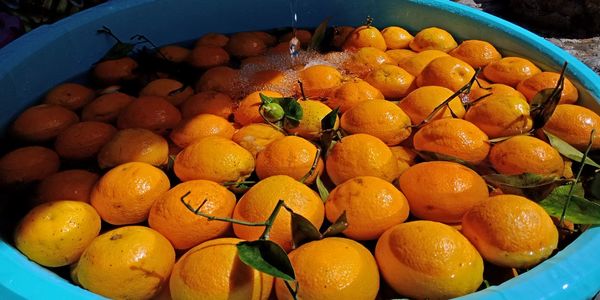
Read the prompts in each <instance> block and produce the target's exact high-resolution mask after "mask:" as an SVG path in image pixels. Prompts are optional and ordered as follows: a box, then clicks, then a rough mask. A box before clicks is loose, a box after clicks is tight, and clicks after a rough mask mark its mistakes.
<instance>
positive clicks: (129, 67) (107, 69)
mask: <svg viewBox="0 0 600 300" xmlns="http://www.w3.org/2000/svg"><path fill="white" fill-rule="evenodd" d="M137 67H138V63H137V62H136V61H135V60H134V59H133V58H131V57H123V58H118V59H111V60H104V61H101V62H99V63H97V64H96V65H95V66H94V69H93V70H92V76H93V77H94V79H96V81H97V82H98V83H100V84H102V85H104V86H108V85H112V84H120V83H122V82H123V81H127V80H132V79H135V77H136V74H135V71H136V69H137Z"/></svg>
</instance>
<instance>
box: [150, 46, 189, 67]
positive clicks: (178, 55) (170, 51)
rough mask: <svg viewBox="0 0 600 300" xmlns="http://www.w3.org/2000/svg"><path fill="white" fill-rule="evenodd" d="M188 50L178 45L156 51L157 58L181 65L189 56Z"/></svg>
mask: <svg viewBox="0 0 600 300" xmlns="http://www.w3.org/2000/svg"><path fill="white" fill-rule="evenodd" d="M190 53H191V51H190V49H188V48H185V47H181V46H178V45H167V46H163V47H160V49H158V57H160V58H164V59H166V60H168V61H171V62H174V63H182V62H184V61H186V60H187V58H188V57H189V56H190Z"/></svg>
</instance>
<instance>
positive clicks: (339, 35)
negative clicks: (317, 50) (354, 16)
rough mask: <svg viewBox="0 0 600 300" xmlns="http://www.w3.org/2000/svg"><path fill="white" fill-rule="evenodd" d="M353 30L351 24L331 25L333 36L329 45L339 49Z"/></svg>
mask: <svg viewBox="0 0 600 300" xmlns="http://www.w3.org/2000/svg"><path fill="white" fill-rule="evenodd" d="M353 31H354V27H352V26H334V27H333V38H332V39H331V45H332V46H333V47H335V48H337V49H341V48H342V46H343V45H344V42H346V39H348V36H349V35H350V34H351V33H352V32H353Z"/></svg>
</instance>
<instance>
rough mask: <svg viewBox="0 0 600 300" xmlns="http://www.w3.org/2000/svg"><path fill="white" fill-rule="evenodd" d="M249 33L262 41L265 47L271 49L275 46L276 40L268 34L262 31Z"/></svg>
mask: <svg viewBox="0 0 600 300" xmlns="http://www.w3.org/2000/svg"><path fill="white" fill-rule="evenodd" d="M250 33H252V34H254V35H255V36H257V37H258V38H259V39H260V40H262V41H263V42H264V43H265V45H267V47H273V46H275V45H276V44H277V38H276V37H275V36H273V35H271V34H270V33H266V32H264V31H251V32H250Z"/></svg>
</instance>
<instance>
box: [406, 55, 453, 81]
mask: <svg viewBox="0 0 600 300" xmlns="http://www.w3.org/2000/svg"><path fill="white" fill-rule="evenodd" d="M446 56H448V54H447V53H445V52H443V51H440V50H425V51H423V52H419V53H417V54H415V55H413V56H410V57H408V58H406V59H404V60H403V61H400V62H398V66H399V67H401V68H402V69H404V70H406V72H408V73H410V74H412V75H413V76H419V74H421V72H422V71H423V69H425V67H427V65H428V64H429V63H430V62H432V61H433V60H434V59H436V58H439V57H446Z"/></svg>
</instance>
